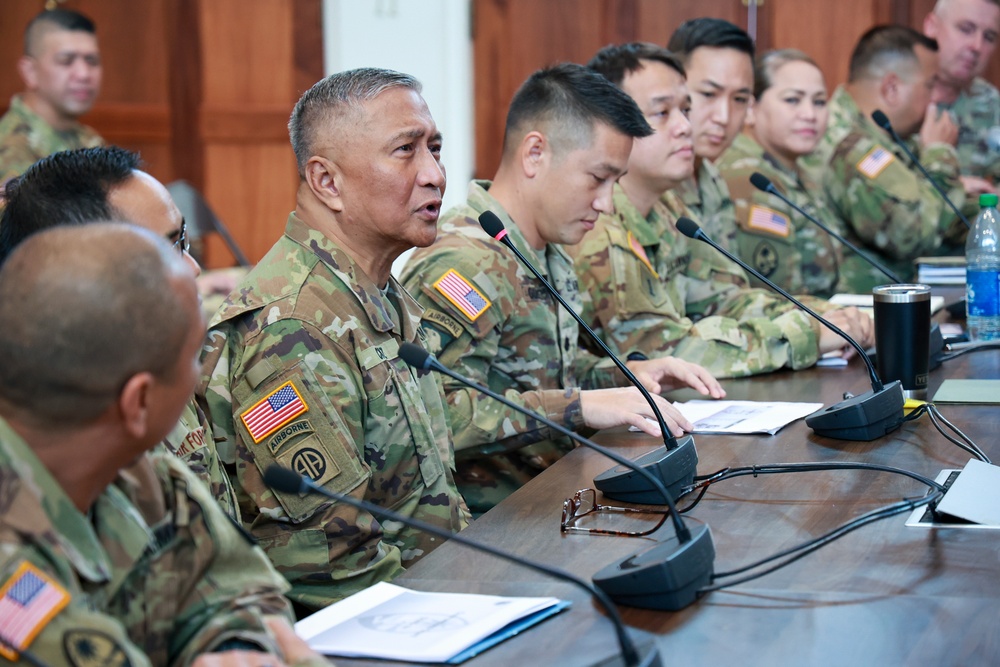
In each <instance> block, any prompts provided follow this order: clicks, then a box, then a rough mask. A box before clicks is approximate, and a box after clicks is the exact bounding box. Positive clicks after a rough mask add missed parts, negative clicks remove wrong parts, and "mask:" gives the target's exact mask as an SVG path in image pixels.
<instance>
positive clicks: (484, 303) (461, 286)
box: [434, 269, 492, 322]
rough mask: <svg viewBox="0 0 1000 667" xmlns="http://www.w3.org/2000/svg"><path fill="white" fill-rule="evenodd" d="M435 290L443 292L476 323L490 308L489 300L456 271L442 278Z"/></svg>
mask: <svg viewBox="0 0 1000 667" xmlns="http://www.w3.org/2000/svg"><path fill="white" fill-rule="evenodd" d="M434 289H436V290H437V291H439V292H441V294H443V295H444V298H446V299H448V301H450V302H451V303H452V305H454V306H455V307H456V308H458V309H459V311H461V313H462V314H463V315H465V316H466V317H468V318H469V319H470V320H471V321H473V322H475V321H476V318H478V317H479V316H480V315H482V314H483V313H485V312H486V310H487V309H488V308H489V307H490V305H492V304H490V302H489V300H488V299H487V298H486V297H485V296H483V295H482V293H481V292H480V291H479V290H477V289H476V288H475V287H473V286H472V283H470V282H469V281H468V280H466V279H465V278H463V277H462V274H460V273H459V272H458V271H456V270H455V269H448V271H447V272H446V273H445V274H444V275H443V276H441V277H440V278H439V279H438V281H437V282H436V283H434Z"/></svg>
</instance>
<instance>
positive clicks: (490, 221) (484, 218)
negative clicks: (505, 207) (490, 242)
mask: <svg viewBox="0 0 1000 667" xmlns="http://www.w3.org/2000/svg"><path fill="white" fill-rule="evenodd" d="M479 224H480V225H482V228H483V231H484V232H486V233H487V234H489V235H490V236H491V237H492V238H495V239H496V240H497V241H499V240H500V239H502V238H503V237H504V236H505V235H506V234H507V230H506V229H505V228H504V226H503V222H502V221H501V220H500V218H499V217H497V214H496V213H494V212H493V211H483V213H482V215H480V216H479Z"/></svg>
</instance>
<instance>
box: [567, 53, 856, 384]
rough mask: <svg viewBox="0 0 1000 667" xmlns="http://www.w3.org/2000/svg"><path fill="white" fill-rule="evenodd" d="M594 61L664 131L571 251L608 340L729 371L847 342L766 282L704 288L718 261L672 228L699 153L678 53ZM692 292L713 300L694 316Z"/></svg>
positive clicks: (776, 364)
mask: <svg viewBox="0 0 1000 667" xmlns="http://www.w3.org/2000/svg"><path fill="white" fill-rule="evenodd" d="M590 67H592V68H594V69H595V70H597V71H599V72H602V73H604V74H605V76H608V77H609V78H611V79H612V80H613V82H615V83H616V84H618V85H620V86H621V87H622V89H623V90H624V91H625V92H627V93H628V94H629V95H631V96H632V97H633V99H635V101H636V103H637V104H638V105H639V108H640V109H642V110H643V112H644V113H645V114H646V117H647V118H648V119H649V120H650V123H651V124H652V125H653V128H654V130H655V133H654V134H653V135H652V136H650V137H647V138H643V139H639V140H637V141H636V142H635V146H634V147H633V150H632V154H631V156H630V158H629V164H628V172H627V173H626V174H625V175H624V176H622V178H621V179H620V181H619V185H617V186H616V188H615V195H614V197H615V198H614V204H615V206H614V213H613V214H604V215H602V216H601V217H600V218H599V219H598V221H597V227H596V229H595V230H594V231H593V232H592V233H591V234H589V235H587V236H586V237H585V238H584V240H583V241H582V242H581V243H580V244H579V245H578V246H575V247H574V248H572V250H571V251H572V254H573V255H574V259H575V266H576V270H577V274H578V276H579V278H580V282H581V283H582V285H583V286H584V288H585V290H584V292H585V294H586V295H587V298H586V299H585V307H584V314H585V318H586V319H587V320H588V321H590V322H592V323H593V324H594V328H595V330H596V331H597V332H598V333H599V335H601V337H602V338H603V339H604V340H605V342H607V343H608V344H609V345H610V346H611V347H612V348H613V349H616V350H617V351H618V352H619V353H621V354H632V353H636V352H639V353H645V354H653V353H665V352H670V353H672V354H675V355H678V356H683V357H684V358H686V359H689V360H692V361H697V362H699V363H701V364H703V365H705V366H706V367H707V368H708V369H709V370H710V371H712V372H713V373H715V374H716V375H722V376H731V377H732V376H743V375H750V374H753V373H761V372H766V371H770V370H774V369H777V368H781V367H783V366H788V367H791V368H803V367H806V366H810V365H812V364H813V363H814V362H815V361H816V359H817V356H818V353H819V352H821V351H822V352H826V351H830V350H834V349H838V348H840V347H842V346H843V341H842V340H841V339H840V338H839V337H837V336H836V335H835V334H833V332H832V331H828V330H826V329H821V328H820V327H819V324H818V322H816V321H814V320H813V319H812V318H811V317H809V316H808V315H806V314H805V313H802V312H800V311H798V310H796V309H790V308H789V305H788V304H787V302H785V301H784V300H781V299H778V298H775V297H774V296H773V295H771V294H769V293H768V292H766V291H764V290H760V289H747V288H732V289H730V290H729V291H728V292H725V293H723V294H724V296H723V297H722V298H716V299H714V300H711V301H708V300H705V299H704V298H703V292H704V288H703V286H704V285H705V284H710V283H711V282H712V280H713V274H715V273H716V270H715V268H714V267H713V266H712V265H711V264H710V263H708V262H705V261H703V259H702V258H701V257H700V256H698V255H694V254H693V253H692V252H691V251H692V250H693V249H696V248H698V247H699V246H701V245H703V244H701V243H698V242H695V241H689V240H688V239H686V238H685V237H683V236H681V235H680V232H678V231H677V229H676V228H675V226H674V222H675V220H676V217H677V215H676V214H675V213H674V211H679V212H681V214H683V215H685V216H687V217H691V214H690V213H689V212H688V211H687V210H686V209H685V208H684V205H683V203H682V202H680V201H679V198H678V197H677V196H676V194H675V193H673V192H671V191H670V189H671V188H674V187H676V186H677V185H678V184H680V183H682V182H684V181H685V179H687V178H689V176H690V174H691V170H692V168H693V163H694V154H693V149H692V140H691V135H692V131H691V124H690V122H689V121H688V119H687V114H686V110H687V107H688V104H689V101H688V100H689V98H688V94H687V89H686V87H685V84H684V74H683V71H684V70H683V68H682V66H681V64H680V62H679V61H678V60H677V59H676V57H674V56H673V55H672V54H670V53H669V52H668V51H666V50H664V49H662V48H660V47H657V46H655V45H652V44H643V43H638V42H636V43H631V44H623V45H620V46H609V47H606V48H604V49H602V50H601V51H600V52H599V53H598V54H597V55H596V56H595V57H594V58H593V59H592V60H591V62H590ZM667 202H670V206H668V204H667ZM689 244H690V245H689ZM705 247H707V246H705ZM713 252H714V250H713ZM689 302H694V303H695V304H698V303H707V304H709V306H710V307H709V309H708V310H707V311H703V312H699V313H698V314H699V315H701V317H700V318H699V319H698V320H697V321H693V320H692V318H691V317H690V316H689V310H690V307H689ZM831 317H833V318H834V319H837V318H840V317H845V315H840V314H833V313H831ZM843 324H844V325H845V326H846V325H850V324H851V322H850V321H849V320H848V321H845V322H843ZM848 328H850V327H849V326H848ZM855 333H857V332H855ZM861 334H862V335H864V332H861ZM868 339H870V332H869V335H868ZM862 340H864V341H865V342H866V343H867V342H869V340H867V339H865V338H862Z"/></svg>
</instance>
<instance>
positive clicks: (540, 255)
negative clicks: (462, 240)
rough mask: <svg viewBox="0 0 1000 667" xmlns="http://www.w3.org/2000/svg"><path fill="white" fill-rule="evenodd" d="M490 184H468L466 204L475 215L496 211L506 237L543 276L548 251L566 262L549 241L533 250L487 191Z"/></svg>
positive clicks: (559, 248) (547, 268)
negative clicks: (543, 246)
mask: <svg viewBox="0 0 1000 667" xmlns="http://www.w3.org/2000/svg"><path fill="white" fill-rule="evenodd" d="M491 185H492V182H490V181H485V180H475V181H472V183H470V184H469V197H468V204H469V207H470V208H472V210H474V211H475V212H476V214H477V217H478V215H480V214H482V213H485V212H486V211H493V212H494V213H496V215H497V217H498V218H500V221H501V222H502V223H503V226H504V227H505V228H506V229H507V238H509V239H510V241H511V243H513V244H514V245H515V246H516V247H517V249H518V250H520V251H521V254H522V255H524V256H525V257H527V258H528V259H530V260H531V263H532V264H534V265H535V268H537V269H538V270H539V271H540V272H541V273H542V274H543V275H545V276H548V275H549V267H548V260H547V259H546V256H547V255H548V254H549V253H552V254H554V255H556V256H557V257H560V256H561V257H560V258H561V259H565V261H567V262H569V261H570V259H569V256H568V255H567V254H566V252H565V251H564V250H563V249H562V248H561V247H559V246H556V245H553V244H551V243H547V244H546V245H545V248H543V249H542V250H535V249H534V248H533V247H531V244H530V243H528V240H527V239H526V238H524V234H523V233H521V229H520V228H519V227H518V226H517V223H516V222H514V219H513V218H511V217H510V215H509V214H508V213H507V211H506V210H505V209H504V207H503V206H501V205H500V202H498V201H497V200H496V199H494V198H493V195H491V194H490V193H489V189H490V186H491ZM476 224H477V225H478V224H479V223H478V222H476ZM483 234H484V235H485V234H486V232H483ZM507 252H508V254H510V255H511V257H510V260H511V261H513V262H517V263H520V261H519V260H518V259H517V258H516V257H514V256H513V254H512V253H510V252H509V251H507ZM525 271H527V269H525Z"/></svg>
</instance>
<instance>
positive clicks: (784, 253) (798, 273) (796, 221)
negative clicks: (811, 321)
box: [718, 134, 844, 298]
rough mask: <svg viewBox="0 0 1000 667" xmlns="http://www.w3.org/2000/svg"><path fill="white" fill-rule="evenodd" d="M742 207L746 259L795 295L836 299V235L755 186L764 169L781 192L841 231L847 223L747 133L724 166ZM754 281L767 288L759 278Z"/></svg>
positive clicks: (738, 244) (739, 242)
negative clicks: (754, 179)
mask: <svg viewBox="0 0 1000 667" xmlns="http://www.w3.org/2000/svg"><path fill="white" fill-rule="evenodd" d="M718 168H719V172H720V173H721V174H722V177H723V178H724V179H725V181H726V185H727V186H728V187H729V192H730V194H731V195H732V200H733V203H734V205H735V206H736V223H737V225H739V230H738V232H737V234H736V238H735V250H736V252H737V253H738V254H739V256H740V258H741V259H744V260H745V261H746V262H747V263H749V264H750V266H752V267H754V268H755V269H757V270H758V271H760V272H761V273H762V274H764V276H765V277H767V278H769V279H770V280H772V281H774V282H775V283H777V284H778V286H779V287H782V288H784V289H785V290H787V291H789V292H791V293H793V294H813V295H816V296H820V297H824V298H827V297H830V296H831V295H833V294H834V293H836V291H837V290H836V287H837V271H838V266H839V263H840V261H841V253H840V248H839V247H838V243H837V241H836V240H835V239H833V238H831V237H830V235H829V234H827V233H826V232H824V231H823V230H822V229H820V228H819V227H817V226H816V225H814V224H813V223H812V222H810V221H809V220H807V219H806V218H805V217H803V216H802V214H801V213H799V212H798V211H796V210H795V209H793V208H792V207H791V206H789V205H788V204H786V203H785V202H783V201H781V199H779V198H778V197H776V196H774V195H770V194H767V193H765V192H761V191H760V190H758V189H757V188H755V187H753V186H752V185H751V184H750V176H751V175H752V174H753V173H754V172H760V173H761V174H763V175H764V176H766V177H767V178H769V179H770V180H771V182H772V183H773V184H774V187H775V188H777V190H778V191H779V192H781V193H782V194H783V195H785V196H786V197H788V198H789V199H791V200H792V202H794V203H795V204H796V205H798V206H799V207H800V208H802V209H803V210H804V211H806V212H807V213H809V214H810V215H812V216H813V217H815V218H816V219H818V220H819V221H820V222H822V223H823V224H824V225H826V226H827V227H829V228H830V229H832V230H833V231H835V232H837V233H841V234H842V233H843V231H844V229H843V223H841V222H840V221H839V220H837V219H836V218H835V217H834V216H833V214H832V213H830V210H829V208H827V207H826V206H823V205H817V204H818V202H816V201H815V200H814V199H813V196H812V194H811V193H810V192H809V190H808V189H807V187H806V185H805V184H804V183H803V181H802V178H801V175H800V174H798V173H793V172H789V171H788V170H787V169H786V168H785V167H784V166H782V165H781V163H779V162H778V161H777V160H776V159H775V158H774V157H773V156H772V155H771V154H770V153H767V152H765V151H764V148H763V147H762V146H761V145H760V144H758V143H757V142H756V141H754V139H753V138H751V137H750V136H749V135H746V134H741V135H739V136H738V137H736V141H734V142H733V145H732V146H730V147H729V150H727V151H726V152H725V153H723V155H722V157H721V158H720V159H719V164H718ZM750 280H751V283H752V284H755V285H757V286H758V287H761V286H763V283H761V282H760V281H759V280H757V279H756V278H752V277H751V279H750Z"/></svg>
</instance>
